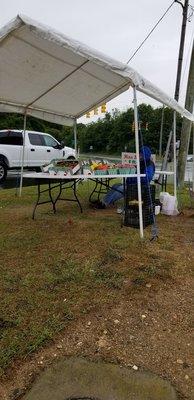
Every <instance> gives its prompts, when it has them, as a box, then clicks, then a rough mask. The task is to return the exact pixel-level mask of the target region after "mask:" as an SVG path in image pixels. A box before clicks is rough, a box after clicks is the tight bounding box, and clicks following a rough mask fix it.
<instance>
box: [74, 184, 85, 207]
mask: <svg viewBox="0 0 194 400" xmlns="http://www.w3.org/2000/svg"><path fill="white" fill-rule="evenodd" d="M73 193H74V196H75V198H76V200H77V203H78V204H79V208H80V211H81V213H82V212H83V210H82V206H81V203H80V201H79V199H78V197H77V193H76V181H74V182H73Z"/></svg>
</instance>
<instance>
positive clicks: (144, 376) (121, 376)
mask: <svg viewBox="0 0 194 400" xmlns="http://www.w3.org/2000/svg"><path fill="white" fill-rule="evenodd" d="M112 399H117V400H134V399H137V400H156V399H157V400H176V399H177V397H176V393H175V391H174V389H173V387H172V386H171V385H170V383H169V382H167V381H166V380H163V379H161V378H159V377H158V376H156V375H154V374H151V373H150V372H139V371H132V370H131V369H129V368H126V367H122V368H120V366H119V365H114V364H106V363H101V362H98V363H94V362H90V361H87V360H86V359H81V358H71V357H70V358H68V359H61V360H58V361H57V362H56V363H53V364H52V365H50V366H49V367H48V368H47V369H45V370H44V372H43V373H42V374H40V376H39V377H38V378H37V380H36V381H35V382H34V385H33V386H32V388H31V389H30V390H29V392H28V393H26V395H25V396H24V399H23V400H112Z"/></svg>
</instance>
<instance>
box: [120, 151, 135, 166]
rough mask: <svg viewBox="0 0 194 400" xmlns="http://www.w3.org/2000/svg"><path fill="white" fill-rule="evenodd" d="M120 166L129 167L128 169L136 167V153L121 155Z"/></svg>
mask: <svg viewBox="0 0 194 400" xmlns="http://www.w3.org/2000/svg"><path fill="white" fill-rule="evenodd" d="M122 164H127V165H130V167H131V168H132V167H136V165H137V156H136V153H126V152H125V153H122Z"/></svg>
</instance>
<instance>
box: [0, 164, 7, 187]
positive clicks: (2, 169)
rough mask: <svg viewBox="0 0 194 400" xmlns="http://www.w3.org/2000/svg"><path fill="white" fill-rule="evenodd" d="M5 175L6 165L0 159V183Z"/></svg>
mask: <svg viewBox="0 0 194 400" xmlns="http://www.w3.org/2000/svg"><path fill="white" fill-rule="evenodd" d="M6 176H7V166H6V164H4V162H3V161H0V183H2V182H4V181H5V179H6Z"/></svg>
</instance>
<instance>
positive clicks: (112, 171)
mask: <svg viewBox="0 0 194 400" xmlns="http://www.w3.org/2000/svg"><path fill="white" fill-rule="evenodd" d="M107 172H108V174H109V175H117V174H119V169H118V168H109V169H108V170H107Z"/></svg>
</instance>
